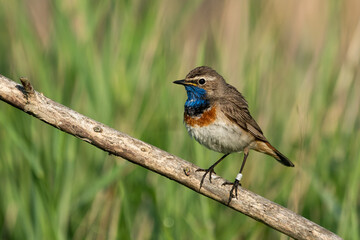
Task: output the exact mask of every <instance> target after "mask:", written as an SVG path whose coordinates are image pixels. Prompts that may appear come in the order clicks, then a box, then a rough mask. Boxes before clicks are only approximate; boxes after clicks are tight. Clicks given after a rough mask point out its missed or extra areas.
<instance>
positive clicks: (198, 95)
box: [185, 85, 210, 116]
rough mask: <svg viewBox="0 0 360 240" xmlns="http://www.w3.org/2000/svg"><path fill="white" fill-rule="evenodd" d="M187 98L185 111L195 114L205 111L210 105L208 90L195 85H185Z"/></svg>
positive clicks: (191, 114)
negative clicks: (207, 97) (207, 95)
mask: <svg viewBox="0 0 360 240" xmlns="http://www.w3.org/2000/svg"><path fill="white" fill-rule="evenodd" d="M185 89H186V93H187V96H188V98H187V100H186V102H185V113H186V114H188V115H190V116H193V115H198V114H201V113H203V111H204V110H205V109H207V108H208V107H209V106H210V103H209V101H208V100H206V99H205V97H206V91H205V90H204V89H202V88H199V87H195V86H189V85H187V86H185Z"/></svg>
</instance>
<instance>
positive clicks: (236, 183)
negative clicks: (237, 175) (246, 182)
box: [222, 179, 241, 205]
mask: <svg viewBox="0 0 360 240" xmlns="http://www.w3.org/2000/svg"><path fill="white" fill-rule="evenodd" d="M224 185H232V188H231V190H230V194H229V201H228V205H229V204H230V202H231V199H233V198H234V197H235V198H236V199H237V193H238V186H241V183H240V182H239V180H237V179H235V181H234V182H233V183H232V182H228V181H226V182H224V183H223V184H222V186H224ZM234 190H235V195H234Z"/></svg>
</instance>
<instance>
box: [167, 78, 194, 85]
mask: <svg viewBox="0 0 360 240" xmlns="http://www.w3.org/2000/svg"><path fill="white" fill-rule="evenodd" d="M173 83H175V84H181V85H184V86H186V85H191V86H196V85H195V84H194V83H192V82H186V81H185V79H181V80H176V81H174V82H173Z"/></svg>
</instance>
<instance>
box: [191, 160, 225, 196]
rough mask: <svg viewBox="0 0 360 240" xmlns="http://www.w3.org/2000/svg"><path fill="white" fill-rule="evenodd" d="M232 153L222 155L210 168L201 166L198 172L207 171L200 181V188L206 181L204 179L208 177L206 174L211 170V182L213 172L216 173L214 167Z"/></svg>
mask: <svg viewBox="0 0 360 240" xmlns="http://www.w3.org/2000/svg"><path fill="white" fill-rule="evenodd" d="M229 154H230V153H227V154H225V155H224V156H222V157H221V158H220V159H219V160H217V161H216V162H215V163H214V164H213V165H211V166H210V167H209V168H208V169H202V168H199V169H197V170H196V172H205V174H204V175H203V177H202V179H201V182H200V189H201V187H202V185H203V183H204V179H205V177H206V174H208V173H209V172H210V173H209V181H210V182H211V174H213V173H215V171H214V168H215V166H216V165H218V164H219V163H220V162H221V161H222V160H224V158H226V157H227V155H229Z"/></svg>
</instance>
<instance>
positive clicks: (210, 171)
mask: <svg viewBox="0 0 360 240" xmlns="http://www.w3.org/2000/svg"><path fill="white" fill-rule="evenodd" d="M195 172H205V174H204V175H203V177H202V178H201V182H200V188H199V190H200V189H201V187H202V185H203V183H204V179H205V177H206V175H207V174H208V173H209V181H210V183H211V175H212V174H213V173H214V174H216V173H215V171H214V167H212V166H211V167H209V168H208V169H202V168H199V169H196V171H195Z"/></svg>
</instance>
